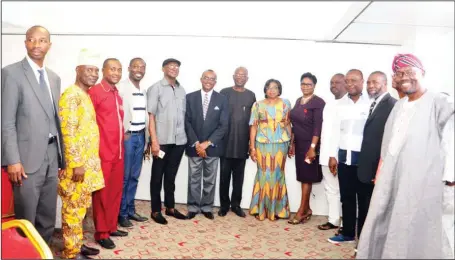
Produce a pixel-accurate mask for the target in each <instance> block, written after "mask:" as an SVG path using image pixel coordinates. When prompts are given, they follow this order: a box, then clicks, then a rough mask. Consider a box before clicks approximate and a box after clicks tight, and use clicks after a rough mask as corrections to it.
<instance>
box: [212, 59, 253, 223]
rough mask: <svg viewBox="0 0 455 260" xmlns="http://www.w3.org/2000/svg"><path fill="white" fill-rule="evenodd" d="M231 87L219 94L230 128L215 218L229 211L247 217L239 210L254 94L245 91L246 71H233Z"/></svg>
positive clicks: (242, 69) (223, 158)
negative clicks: (223, 101) (226, 107)
mask: <svg viewBox="0 0 455 260" xmlns="http://www.w3.org/2000/svg"><path fill="white" fill-rule="evenodd" d="M233 79H234V86H233V87H228V88H224V89H222V90H221V91H220V93H221V94H223V95H225V96H226V97H227V99H228V103H229V111H230V124H229V131H228V133H227V135H226V140H225V141H226V147H225V148H226V149H225V153H224V155H223V157H221V158H220V167H221V169H220V204H221V207H220V211H218V216H220V217H224V216H226V214H227V212H228V211H229V208H231V209H232V212H234V213H235V214H236V215H237V216H239V217H243V218H244V217H245V216H246V214H245V212H243V210H242V208H241V207H240V202H241V200H242V187H243V177H244V172H245V163H246V159H248V156H249V155H248V147H249V146H248V144H249V129H250V127H249V125H248V123H249V120H250V114H251V107H252V106H253V104H254V102H256V96H255V95H254V92H252V91H250V90H248V89H246V88H245V84H246V83H247V82H248V70H247V69H246V68H244V67H239V68H237V69H236V70H235V72H234V75H233ZM231 174H232V196H231V198H230V199H229V187H230V184H231Z"/></svg>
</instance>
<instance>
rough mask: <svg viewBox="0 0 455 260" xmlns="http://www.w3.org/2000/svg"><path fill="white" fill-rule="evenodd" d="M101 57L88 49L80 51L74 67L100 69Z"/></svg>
mask: <svg viewBox="0 0 455 260" xmlns="http://www.w3.org/2000/svg"><path fill="white" fill-rule="evenodd" d="M101 63H102V61H101V55H100V54H99V53H96V52H93V51H91V50H89V49H85V48H84V49H82V50H81V52H80V53H79V58H78V61H77V65H76V66H95V67H98V68H101V67H102V64H101Z"/></svg>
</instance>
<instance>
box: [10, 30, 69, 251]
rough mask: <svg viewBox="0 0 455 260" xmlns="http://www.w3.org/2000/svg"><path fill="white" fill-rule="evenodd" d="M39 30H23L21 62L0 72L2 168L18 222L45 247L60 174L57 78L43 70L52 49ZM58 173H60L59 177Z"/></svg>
mask: <svg viewBox="0 0 455 260" xmlns="http://www.w3.org/2000/svg"><path fill="white" fill-rule="evenodd" d="M51 45H52V44H51V41H50V34H49V32H48V30H47V29H46V28H44V27H41V26H33V27H31V28H30V29H28V30H27V33H26V38H25V47H26V49H27V55H26V57H25V58H24V59H23V60H22V61H19V62H16V63H14V64H11V65H8V66H6V67H5V68H3V69H2V104H1V107H2V127H1V129H2V166H7V172H8V176H9V179H10V180H11V182H13V184H14V209H15V215H16V216H15V217H16V218H17V219H27V220H29V221H30V222H31V223H32V224H33V225H34V226H35V227H36V229H37V230H38V232H39V234H40V235H41V236H42V237H43V239H44V240H45V241H47V242H49V241H50V239H51V237H52V233H53V232H54V226H55V217H56V207H57V181H58V176H57V174H58V173H61V171H63V169H64V168H65V163H64V161H63V159H62V158H64V157H63V151H64V149H63V146H62V143H63V142H62V141H61V140H62V135H61V130H60V120H59V118H58V113H57V112H58V111H57V106H56V104H58V102H59V98H60V84H61V82H60V77H59V76H58V75H57V74H55V73H54V72H53V71H51V70H50V69H48V68H45V66H44V65H43V63H44V58H45V56H46V53H47V52H48V50H49V48H50V47H51ZM59 171H60V172H59Z"/></svg>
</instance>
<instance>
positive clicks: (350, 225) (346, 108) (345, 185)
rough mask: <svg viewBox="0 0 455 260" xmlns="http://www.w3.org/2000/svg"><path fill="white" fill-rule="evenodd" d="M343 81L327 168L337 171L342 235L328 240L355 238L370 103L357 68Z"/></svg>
mask: <svg viewBox="0 0 455 260" xmlns="http://www.w3.org/2000/svg"><path fill="white" fill-rule="evenodd" d="M345 81H346V90H347V91H348V93H349V95H348V98H346V99H342V100H340V101H339V103H338V107H337V110H336V113H335V116H334V122H333V136H339V138H338V140H334V142H333V143H332V142H331V144H330V149H329V156H330V159H329V167H330V171H331V172H332V173H335V172H337V171H338V180H339V183H340V196H341V206H342V215H343V230H342V231H341V234H338V235H336V236H334V237H331V238H329V242H331V243H341V242H354V241H355V230H356V216H357V193H358V186H359V185H358V183H359V180H358V178H357V163H358V157H359V154H360V150H361V145H362V140H363V129H364V126H365V123H366V121H367V118H368V112H369V109H370V104H371V101H370V99H369V98H368V96H367V95H362V91H363V84H364V80H363V74H362V72H361V71H360V70H357V69H352V70H350V71H348V73H347V74H346V78H345ZM357 233H359V230H358V232H357Z"/></svg>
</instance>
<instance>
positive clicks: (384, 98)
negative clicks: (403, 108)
mask: <svg viewBox="0 0 455 260" xmlns="http://www.w3.org/2000/svg"><path fill="white" fill-rule="evenodd" d="M389 98H390V94H389V93H387V94H385V95H384V97H383V98H382V99H381V101H379V103H378V104H376V108H375V109H374V110H373V113H371V115H370V116H369V117H368V119H367V121H366V123H365V125H368V124H369V123H370V122H371V121H372V120H373V118H374V117H375V116H376V114H377V113H378V111H379V110H380V109H381V106H382V105H383V104H384V103H385V102H386V101H387V100H388V99H389Z"/></svg>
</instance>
